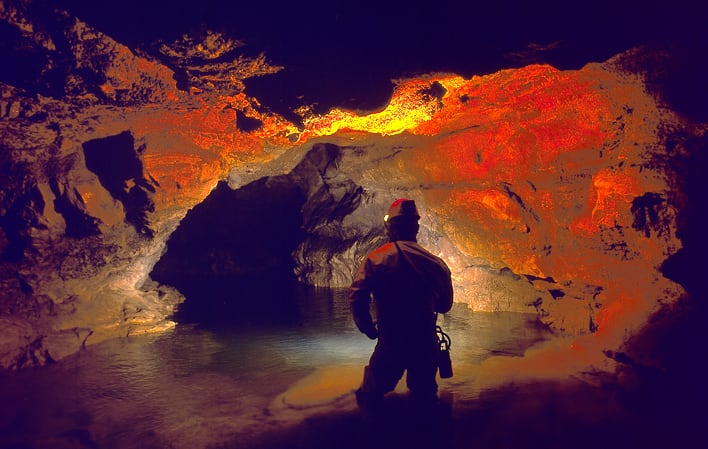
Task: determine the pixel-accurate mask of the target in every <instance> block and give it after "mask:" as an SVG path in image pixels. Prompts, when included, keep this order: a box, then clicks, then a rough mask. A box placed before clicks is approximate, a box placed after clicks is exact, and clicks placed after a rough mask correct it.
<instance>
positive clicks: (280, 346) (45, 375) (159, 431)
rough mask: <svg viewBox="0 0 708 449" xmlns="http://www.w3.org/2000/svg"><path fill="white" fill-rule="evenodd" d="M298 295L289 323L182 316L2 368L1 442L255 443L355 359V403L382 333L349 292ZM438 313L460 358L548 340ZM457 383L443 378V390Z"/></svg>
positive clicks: (488, 318)
mask: <svg viewBox="0 0 708 449" xmlns="http://www.w3.org/2000/svg"><path fill="white" fill-rule="evenodd" d="M298 301H299V302H298V307H297V311H296V313H295V314H294V316H293V317H292V319H289V320H277V321H276V322H270V323H269V322H268V320H262V319H255V318H259V317H254V321H253V322H249V320H244V321H241V322H239V324H238V325H233V326H221V327H219V328H214V327H211V328H207V327H204V326H199V325H196V324H195V325H178V326H177V328H176V329H175V330H174V331H172V332H169V333H165V334H161V335H152V336H136V337H130V338H127V339H120V340H113V341H107V342H103V343H100V344H97V345H93V346H89V347H88V348H86V349H85V350H83V351H81V352H80V353H77V354H75V355H73V356H70V357H69V358H66V359H64V360H62V361H61V362H60V363H58V364H55V365H51V366H47V367H42V368H36V369H27V370H23V371H20V372H17V373H3V374H0V398H1V401H2V408H1V409H0V447H2V448H133V447H136V448H137V447H140V448H203V447H209V446H213V445H217V446H218V445H225V444H226V445H228V446H229V447H237V446H238V443H234V442H239V441H242V442H244V447H245V446H247V444H246V443H245V442H248V441H257V440H258V438H259V435H262V434H264V433H267V432H270V431H272V430H277V429H278V428H281V427H282V426H287V425H288V424H289V423H290V424H292V421H293V420H298V419H303V418H304V417H305V416H306V414H307V411H306V410H303V408H302V407H300V408H297V407H296V408H295V409H294V410H290V413H289V414H283V413H280V412H279V411H278V410H280V409H282V407H281V408H280V409H279V408H278V407H274V406H273V404H274V401H275V400H276V398H278V397H279V395H282V394H283V392H286V391H288V389H289V388H291V387H292V386H293V385H294V384H296V383H297V382H299V381H301V380H302V379H303V378H306V377H307V376H310V375H312V373H314V372H316V371H318V370H323V368H332V367H335V368H336V367H344V368H342V369H340V370H339V371H337V370H335V371H334V372H335V373H339V374H334V376H336V377H337V379H334V380H336V382H339V383H340V384H343V385H344V387H343V388H344V390H343V391H344V393H346V394H345V396H346V397H345V398H344V399H342V398H341V397H340V399H339V401H340V402H339V404H340V406H342V405H341V404H342V403H344V404H345V405H344V407H354V405H353V400H351V399H350V398H351V397H353V395H351V391H353V390H354V389H355V388H356V387H357V386H358V383H359V381H360V375H361V369H362V368H361V367H362V366H363V365H365V364H366V362H367V360H368V357H369V355H370V353H371V351H372V349H373V346H374V342H372V341H370V340H368V339H367V338H366V337H365V336H363V335H361V334H360V333H359V332H358V331H357V329H356V328H355V326H354V324H353V322H352V320H351V317H350V315H349V310H348V302H347V300H346V297H345V292H344V291H330V290H310V291H308V293H307V294H304V295H300V297H299V300H298ZM260 318H262V317H260ZM438 322H439V324H442V325H443V327H444V328H445V330H446V332H448V333H449V334H450V336H451V337H452V341H453V345H452V348H451V352H452V358H453V363H454V364H459V363H464V364H470V363H472V364H475V363H479V362H481V361H482V360H484V359H485V358H488V357H490V356H493V355H510V356H520V355H522V354H523V352H524V350H525V349H526V348H527V347H529V346H530V345H532V344H533V343H535V342H538V341H540V340H542V339H544V338H546V334H545V333H544V331H543V329H541V328H540V327H539V326H538V325H537V323H536V322H535V319H534V317H533V316H529V315H522V314H514V313H473V312H471V311H469V309H467V307H466V306H463V305H455V307H453V310H452V311H451V312H450V313H448V314H447V315H446V316H444V317H440V319H439V320H438ZM324 372H327V371H326V369H325V370H324ZM341 373H347V374H341ZM323 379H324V380H321V382H323V383H324V382H327V383H330V381H331V380H333V379H330V380H327V379H326V376H325V377H324V378H323ZM453 379H455V380H456V381H457V382H459V381H460V380H461V379H460V378H459V375H457V376H456V377H455V378H453ZM463 380H464V379H463ZM402 384H403V382H401V385H402ZM341 388H342V387H340V389H341ZM454 388H455V382H450V381H448V380H442V381H440V389H441V392H444V391H446V390H451V389H452V390H454ZM340 393H341V392H340ZM340 396H341V394H340ZM342 401H343V402H342ZM329 412H332V410H330V411H329ZM286 415H287V416H286ZM299 415H302V416H301V417H299ZM227 442H231V443H227Z"/></svg>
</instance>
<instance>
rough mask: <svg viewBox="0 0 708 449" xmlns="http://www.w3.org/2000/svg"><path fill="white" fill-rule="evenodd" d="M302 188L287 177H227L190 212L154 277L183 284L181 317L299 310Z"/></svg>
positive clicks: (278, 315) (275, 315)
mask: <svg viewBox="0 0 708 449" xmlns="http://www.w3.org/2000/svg"><path fill="white" fill-rule="evenodd" d="M304 200H305V198H304V196H303V193H302V192H301V191H300V189H298V187H297V186H296V185H293V184H291V183H289V182H288V181H287V180H286V179H284V178H278V177H274V178H263V179H260V180H258V181H254V182H252V183H250V184H248V185H246V186H244V187H242V188H240V189H237V190H232V189H231V188H230V187H229V186H228V184H227V183H226V182H220V183H219V184H218V185H217V187H216V188H215V189H214V190H213V192H212V193H211V194H210V195H209V196H208V197H207V198H206V199H205V200H204V202H202V203H201V204H199V205H197V206H196V207H194V208H193V209H192V210H190V211H189V212H188V213H187V216H186V217H185V218H184V219H183V220H182V222H181V224H180V226H179V228H178V229H177V230H176V231H175V232H174V233H173V234H172V235H171V236H170V239H169V240H168V242H167V252H166V253H165V255H164V256H163V257H162V258H161V259H160V261H159V262H158V263H157V264H156V265H155V267H154V269H153V271H152V273H151V277H152V278H153V279H154V280H156V281H159V282H161V283H164V284H168V285H172V286H174V287H176V288H177V289H178V290H180V291H181V292H182V293H183V294H184V295H185V297H186V301H185V302H184V303H183V304H182V305H181V306H180V307H179V310H178V312H177V313H176V316H175V319H176V320H177V321H178V322H193V321H200V322H214V321H224V322H232V323H234V322H242V321H244V320H252V319H254V318H256V317H257V316H259V313H262V312H266V311H267V312H269V315H268V316H269V317H270V318H271V319H286V318H287V317H288V316H292V315H293V313H294V312H293V304H294V302H293V294H294V291H295V287H296V283H297V280H296V278H295V274H294V272H293V268H294V264H293V261H292V258H291V253H292V251H293V250H294V249H295V247H297V245H298V244H300V243H301V241H302V239H303V232H302V230H301V222H302V218H301V214H300V210H301V208H302V205H303V203H304Z"/></svg>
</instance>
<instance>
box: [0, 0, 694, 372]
mask: <svg viewBox="0 0 708 449" xmlns="http://www.w3.org/2000/svg"><path fill="white" fill-rule="evenodd" d="M0 18H1V19H2V23H1V26H2V28H1V30H0V31H1V32H2V36H3V39H4V42H5V43H4V44H3V52H9V51H12V52H13V54H18V55H20V56H18V57H17V58H16V59H13V62H16V63H17V64H18V65H19V68H18V70H16V71H15V72H12V73H22V74H23V75H24V78H20V77H16V78H15V79H13V78H12V77H11V76H6V77H5V79H4V80H3V82H2V83H1V84H0V87H1V88H2V98H1V99H0V115H1V116H2V122H0V135H2V143H1V146H2V148H0V160H1V161H2V165H3V171H2V173H1V174H0V176H2V184H3V189H2V193H0V207H1V208H0V228H1V229H2V231H1V232H0V251H1V252H2V262H1V271H0V282H1V284H2V291H3V292H2V299H1V300H0V322H2V326H3V329H4V330H3V334H2V341H0V366H3V367H19V366H25V365H32V364H41V363H45V362H46V361H51V360H58V359H60V358H62V357H63V356H65V355H67V354H70V353H72V352H74V351H76V350H77V349H79V348H80V347H82V346H83V345H85V344H90V343H95V342H98V341H101V340H103V339H106V338H112V337H118V336H125V335H130V334H138V333H146V332H157V331H163V330H166V329H169V328H171V327H172V326H174V322H173V321H172V314H173V312H174V308H175V306H176V305H177V304H179V303H180V302H181V301H182V300H183V295H182V294H181V293H180V291H181V292H182V293H184V292H185V291H186V290H188V288H189V285H188V284H189V283H188V282H186V283H185V281H184V280H185V279H186V280H188V279H189V276H197V277H199V276H213V277H219V276H236V277H238V276H241V277H242V278H243V279H264V278H268V277H269V276H273V275H274V270H281V269H282V268H283V267H285V268H287V269H286V270H285V272H286V273H285V274H283V275H282V276H280V275H279V276H280V277H279V278H278V279H281V280H282V282H290V281H293V282H300V283H305V284H308V285H316V286H326V287H346V286H347V285H348V283H349V281H350V279H351V275H352V272H353V270H354V269H355V267H356V265H357V262H358V261H359V260H360V259H361V257H363V256H364V255H365V254H366V253H367V252H368V251H369V250H370V249H372V248H373V247H374V246H376V245H377V244H378V243H380V242H381V239H382V232H381V229H380V226H379V225H380V222H381V216H382V215H383V211H385V208H386V206H387V204H388V203H389V202H390V201H391V199H392V198H395V197H401V196H407V197H411V198H415V199H416V200H417V201H418V202H419V207H420V208H421V210H423V211H425V212H424V214H423V215H424V217H423V219H422V222H421V225H422V231H421V239H420V240H421V243H422V244H423V245H424V246H426V247H428V248H430V249H431V250H432V251H433V252H435V253H437V254H440V255H441V256H442V257H443V258H444V259H445V260H446V261H447V262H448V263H449V265H450V267H451V269H452V271H453V277H454V283H455V294H456V301H458V302H462V303H466V304H468V305H469V306H470V307H471V308H472V309H473V310H476V311H514V312H530V313H537V314H538V315H539V317H540V318H541V320H542V321H543V322H544V323H545V324H546V325H548V326H549V327H550V328H551V329H553V330H554V332H555V333H556V334H557V335H558V336H559V338H565V339H569V340H563V341H565V342H566V343H564V344H563V347H564V348H565V349H564V350H565V351H569V349H568V348H571V347H572V348H578V347H582V348H590V349H589V350H588V352H593V354H595V355H596V357H598V360H600V359H602V357H603V356H602V355H601V352H602V350H606V349H615V348H618V347H620V346H621V345H622V343H624V342H625V341H626V340H627V338H628V336H629V335H633V334H634V333H636V332H638V331H639V330H640V329H641V328H642V327H643V326H644V325H645V323H646V322H647V320H648V318H649V317H650V316H651V315H652V314H654V313H656V312H657V311H659V310H661V309H662V308H664V307H668V306H670V305H671V304H672V303H674V302H676V301H677V300H678V299H679V298H680V297H681V296H682V295H684V293H685V289H686V288H688V287H687V285H689V284H688V281H685V279H683V280H682V279H678V278H680V277H681V273H686V271H687V270H689V269H688V268H687V267H688V266H689V264H688V263H686V257H687V256H686V255H685V253H686V251H685V250H683V252H682V247H684V246H685V242H686V241H687V239H689V240H690V239H691V238H693V237H692V236H694V235H695V234H692V233H691V231H690V228H691V226H692V225H691V224H690V223H692V220H691V216H690V214H691V213H693V212H692V209H691V208H690V207H688V196H687V192H688V190H689V187H690V185H691V184H690V183H695V182H696V181H695V179H697V178H696V176H698V175H697V174H696V170H697V169H696V168H695V167H696V164H700V163H701V160H702V159H701V156H700V154H699V153H700V151H699V150H698V149H700V148H702V147H703V143H704V139H705V125H704V124H701V122H700V121H697V120H696V119H695V117H690V116H686V115H685V114H681V113H677V112H676V110H675V108H674V109H672V108H671V107H670V105H668V104H667V103H666V101H664V100H665V97H662V96H661V90H660V87H661V86H660V85H661V81H662V80H665V78H662V76H665V72H664V71H663V70H664V69H663V68H662V69H658V67H665V66H670V65H671V62H670V60H671V57H672V55H671V54H668V53H665V52H663V53H662V52H661V51H658V50H654V49H651V48H645V47H642V48H634V49H629V50H627V51H626V52H623V53H621V54H618V55H616V56H614V57H612V58H609V59H608V60H606V61H604V62H599V63H588V64H586V65H584V66H582V67H581V68H578V69H572V70H571V69H569V70H560V69H557V68H554V67H553V66H551V65H548V64H529V65H524V66H521V67H518V68H510V69H504V70H498V71H494V72H492V73H489V74H485V75H470V76H466V77H463V76H461V75H457V74H451V73H437V74H428V75H421V76H415V77H409V78H404V79H400V80H397V81H396V82H395V88H394V91H393V94H392V96H391V98H390V101H388V102H387V103H386V104H385V105H383V106H381V107H380V108H378V109H376V110H369V111H366V112H363V111H358V112H357V111H354V110H351V109H346V108H342V107H338V108H332V109H329V110H327V111H324V112H322V111H317V110H316V108H313V107H308V106H307V105H303V106H302V107H301V108H299V109H298V110H297V111H295V112H294V113H293V114H292V116H295V117H297V120H294V119H292V117H285V116H284V115H281V114H278V113H275V112H273V110H272V109H269V108H267V107H265V106H264V105H262V104H261V103H260V102H259V99H258V98H257V97H254V96H252V94H251V93H250V92H249V90H248V89H247V88H246V86H247V85H248V82H249V81H248V80H252V79H256V78H257V77H267V76H271V75H272V74H274V73H278V72H279V71H280V70H281V69H282V67H279V66H276V65H274V64H273V63H271V62H270V61H269V60H268V59H267V58H266V57H265V56H264V55H263V54H260V55H255V56H253V55H251V56H249V55H246V54H241V53H239V48H241V46H242V43H241V42H239V41H236V40H234V39H233V38H231V37H229V36H226V35H224V34H220V33H218V32H212V31H203V32H199V33H195V34H194V35H185V36H183V37H181V38H179V39H177V40H175V41H173V42H165V43H163V44H162V45H161V46H160V47H159V54H160V55H161V56H160V57H156V56H155V55H154V54H152V55H151V54H149V53H146V52H144V51H140V50H138V49H131V48H130V47H128V46H126V45H123V44H121V43H118V42H116V41H115V40H113V39H112V37H111V36H109V35H106V34H104V33H103V32H102V31H101V30H99V29H96V28H94V27H93V26H92V25H90V24H87V23H84V22H82V21H81V20H78V19H77V18H75V17H74V16H72V15H71V14H69V13H66V12H63V11H60V10H56V9H53V8H51V7H48V6H44V5H43V3H41V2H23V1H17V2H9V1H6V2H2V3H0ZM5 59H6V60H7V59H8V58H7V57H5ZM667 61H669V62H667ZM703 158H704V157H703ZM703 190H704V189H703ZM682 231H683V234H682ZM200 233H201V234H200ZM682 240H683V242H682ZM168 242H171V243H168ZM264 242H267V243H264ZM699 243H700V242H699ZM677 254H678V256H677ZM163 256H164V257H163ZM689 259H690V258H689ZM667 260H672V263H670V264H669V265H668V266H669V268H668V269H669V271H671V273H673V274H672V275H671V276H669V277H671V278H672V279H674V280H671V279H669V277H667V276H668V275H667V274H666V270H667V268H666V261H667ZM187 262H189V263H187ZM662 267H663V268H662ZM662 270H664V271H662ZM689 271H690V270H689ZM180 279H181V280H182V285H179V283H180ZM677 279H678V280H680V281H682V284H683V285H682V284H680V283H678V282H676V280H677ZM174 287H177V288H178V289H179V290H177V289H175V288H174ZM234 300H235V301H238V300H239V298H234ZM593 360H594V359H593Z"/></svg>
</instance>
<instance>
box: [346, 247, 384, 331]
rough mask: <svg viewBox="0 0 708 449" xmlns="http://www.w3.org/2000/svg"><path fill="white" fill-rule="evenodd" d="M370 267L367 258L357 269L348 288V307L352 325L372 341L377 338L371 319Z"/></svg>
mask: <svg viewBox="0 0 708 449" xmlns="http://www.w3.org/2000/svg"><path fill="white" fill-rule="evenodd" d="M370 279H371V266H370V262H369V259H368V258H367V259H366V260H365V261H364V262H363V263H362V264H361V266H360V267H359V269H358V270H357V272H356V274H355V275H354V280H353V281H352V285H351V287H350V288H349V305H350V308H351V311H352V316H353V317H354V323H356V327H357V328H359V330H360V331H361V332H362V333H363V334H366V336H367V337H369V338H370V339H372V340H374V339H376V338H377V337H378V331H377V329H376V325H375V324H374V321H373V320H372V318H371V312H370V310H369V305H370V304H371V286H370V285H369V284H370Z"/></svg>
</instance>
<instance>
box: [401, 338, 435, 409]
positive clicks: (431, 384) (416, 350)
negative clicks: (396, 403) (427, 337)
mask: <svg viewBox="0 0 708 449" xmlns="http://www.w3.org/2000/svg"><path fill="white" fill-rule="evenodd" d="M408 349H409V351H408V354H409V359H408V363H407V368H408V375H407V377H406V383H407V386H408V389H409V390H410V394H411V399H412V400H414V401H416V402H418V403H422V404H427V403H435V402H436V401H437V399H438V384H437V382H436V380H435V375H436V374H437V371H438V364H437V358H436V356H437V342H435V341H426V342H424V343H422V344H420V345H416V346H412V347H410V348H408Z"/></svg>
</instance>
